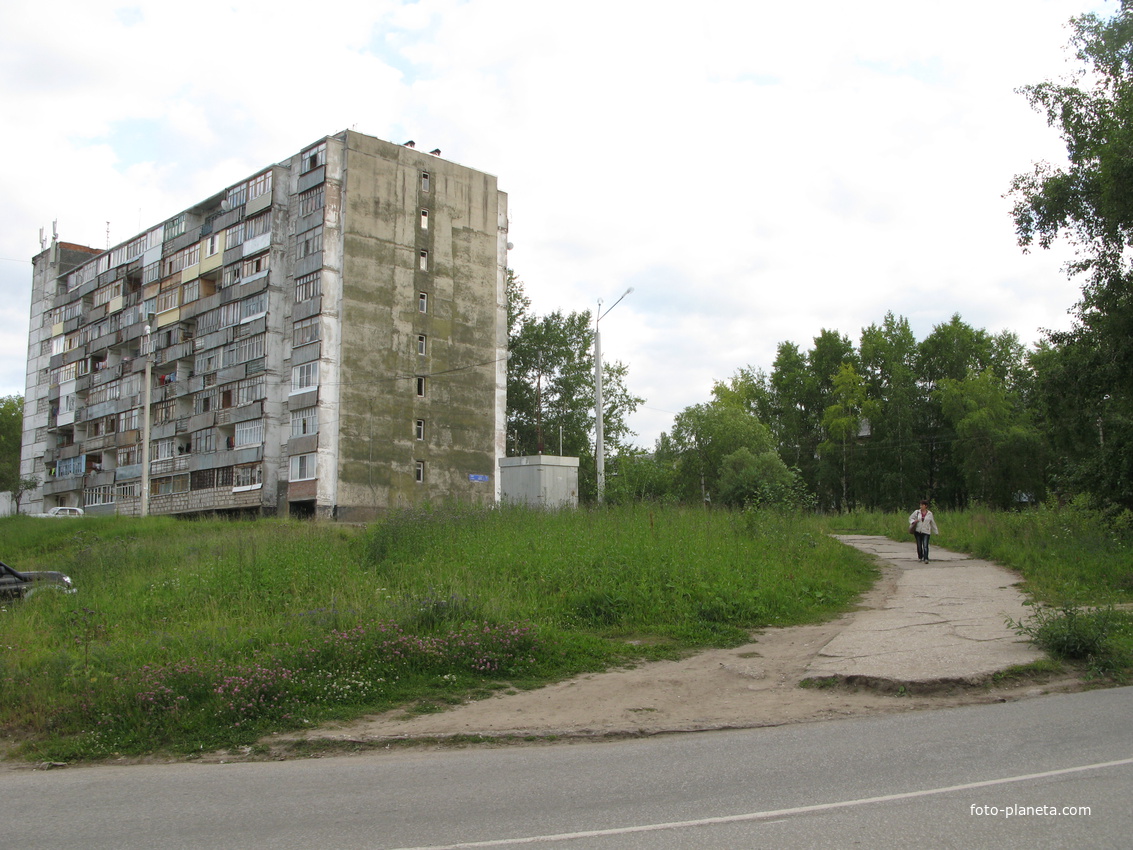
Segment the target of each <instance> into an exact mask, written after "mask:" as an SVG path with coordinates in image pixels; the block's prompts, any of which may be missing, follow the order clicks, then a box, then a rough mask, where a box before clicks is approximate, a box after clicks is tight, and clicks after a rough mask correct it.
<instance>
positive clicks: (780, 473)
mask: <svg viewBox="0 0 1133 850" xmlns="http://www.w3.org/2000/svg"><path fill="white" fill-rule="evenodd" d="M656 454H657V458H658V462H659V463H660V464H662V465H665V466H669V467H671V468H672V469H673V486H674V489H675V490H676V495H677V497H678V498H680V499H682V500H685V501H689V502H695V501H701V500H707V501H724V502H725V503H729V502H730V503H733V504H737V503H742V502H744V501H745V500H746V499H748V498H749V497H752V496H756V495H757V493H758V491H759V485H760V482H762V481H766V482H767V483H768V484H773V485H775V486H787V485H789V484H791V483H793V482H794V476H793V474H792V473H791V472H790V471H789V470H788V469H787V467H786V465H785V464H784V463H783V462H782V460H780V459H779V456H778V454H777V453H776V451H775V444H774V441H773V439H772V437H771V432H770V431H768V429H767V427H766V426H764V425H762V424H761V423H760V422H759V420H758V419H756V418H755V417H754V416H752V415H751V414H750V413H747V412H745V411H744V410H742V409H740V408H739V407H736V406H733V405H730V404H726V403H721V402H714V403H711V404H697V405H693V406H692V407H686V408H685V409H684V410H683V411H681V412H680V413H679V414H678V415H677V418H676V420H675V421H674V423H673V430H672V431H671V432H670V433H669V434H665V435H662V439H661V440H659V441H658V446H657V453H656Z"/></svg>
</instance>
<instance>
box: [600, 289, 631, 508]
mask: <svg viewBox="0 0 1133 850" xmlns="http://www.w3.org/2000/svg"><path fill="white" fill-rule="evenodd" d="M631 292H633V287H632V286H631V287H630V288H629V289H627V290H626V291H625V292H623V293H622V295H621V298H619V299H618V300H617V301H615V302H614V303H613V304H611V305H610V306H609V307H607V308H606V310H605V311H604V312H603V310H602V299H601V298H599V299H598V312H597V314H596V318H595V319H594V457H595V461H596V463H597V472H598V504H602V500H603V499H604V498H605V495H606V447H605V444H604V443H603V433H602V432H603V431H604V430H605V428H604V426H605V423H604V422H603V418H604V417H603V407H602V331H601V330H600V329H599V327H598V323H599V322H601V321H602V317H603V316H605V315H606V314H607V313H609V312H610V311H611V310H613V309H614V308H615V307H617V306H618V305H619V304H621V303H622V298H625V297H626V296H627V295H629V294H630V293H631Z"/></svg>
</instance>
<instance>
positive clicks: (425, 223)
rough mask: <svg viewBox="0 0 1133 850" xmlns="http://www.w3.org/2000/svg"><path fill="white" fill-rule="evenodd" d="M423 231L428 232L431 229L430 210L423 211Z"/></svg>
mask: <svg viewBox="0 0 1133 850" xmlns="http://www.w3.org/2000/svg"><path fill="white" fill-rule="evenodd" d="M421 229H422V230H428V229H429V211H428V210H421Z"/></svg>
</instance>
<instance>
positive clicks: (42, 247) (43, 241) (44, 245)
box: [39, 227, 47, 251]
mask: <svg viewBox="0 0 1133 850" xmlns="http://www.w3.org/2000/svg"><path fill="white" fill-rule="evenodd" d="M39 250H41V251H46V250H47V237H46V236H44V235H43V228H42V227H41V228H40V229H39Z"/></svg>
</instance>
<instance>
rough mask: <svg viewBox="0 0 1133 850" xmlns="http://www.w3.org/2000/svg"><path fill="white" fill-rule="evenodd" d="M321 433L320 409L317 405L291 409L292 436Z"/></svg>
mask: <svg viewBox="0 0 1133 850" xmlns="http://www.w3.org/2000/svg"><path fill="white" fill-rule="evenodd" d="M317 433H319V410H318V408H317V407H314V406H311V407H301V408H299V410H293V411H291V436H292V437H305V436H307V435H308V434H317Z"/></svg>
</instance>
